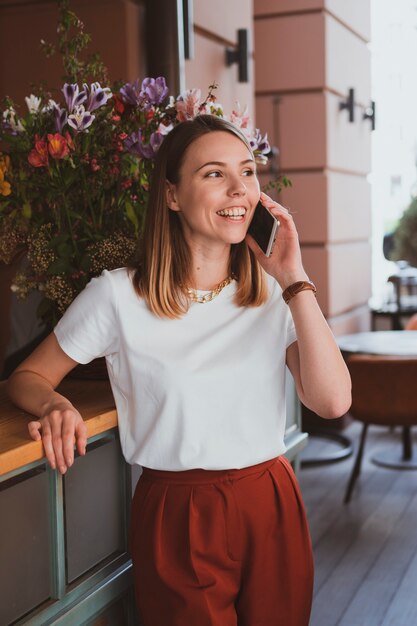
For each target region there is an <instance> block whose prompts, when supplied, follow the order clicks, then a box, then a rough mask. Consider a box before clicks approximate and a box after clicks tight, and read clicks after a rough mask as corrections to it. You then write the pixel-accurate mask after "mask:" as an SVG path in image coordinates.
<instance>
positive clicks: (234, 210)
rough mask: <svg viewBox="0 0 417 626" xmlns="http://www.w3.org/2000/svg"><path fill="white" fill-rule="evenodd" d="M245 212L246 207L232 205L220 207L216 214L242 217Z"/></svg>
mask: <svg viewBox="0 0 417 626" xmlns="http://www.w3.org/2000/svg"><path fill="white" fill-rule="evenodd" d="M245 213H246V209H244V208H243V207H241V208H238V207H234V208H232V209H222V210H221V211H217V215H221V216H222V217H232V218H239V217H243V216H244V215H245Z"/></svg>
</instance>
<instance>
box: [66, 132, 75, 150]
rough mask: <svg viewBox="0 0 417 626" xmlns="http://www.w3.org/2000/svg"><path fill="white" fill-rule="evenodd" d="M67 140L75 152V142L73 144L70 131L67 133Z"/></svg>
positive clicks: (69, 146)
mask: <svg viewBox="0 0 417 626" xmlns="http://www.w3.org/2000/svg"><path fill="white" fill-rule="evenodd" d="M65 140H66V142H67V144H68V148H69V149H70V150H75V146H74V142H73V140H72V137H71V135H70V134H69V132H68V131H66V132H65Z"/></svg>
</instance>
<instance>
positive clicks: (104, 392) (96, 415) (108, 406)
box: [0, 379, 117, 476]
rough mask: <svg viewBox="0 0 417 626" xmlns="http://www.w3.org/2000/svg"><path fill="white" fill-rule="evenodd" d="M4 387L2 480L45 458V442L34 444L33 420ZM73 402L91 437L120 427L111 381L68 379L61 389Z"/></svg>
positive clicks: (0, 390)
mask: <svg viewBox="0 0 417 626" xmlns="http://www.w3.org/2000/svg"><path fill="white" fill-rule="evenodd" d="M5 387H6V384H5V383H4V382H2V383H0V476H3V475H4V474H7V473H8V472H11V471H13V470H16V469H18V468H20V467H23V466H25V465H27V464H29V463H32V462H34V461H39V460H40V459H42V458H43V457H44V453H43V447H42V442H40V441H33V439H31V437H30V435H29V431H28V427H27V425H28V422H30V420H31V419H33V417H32V416H31V415H30V414H29V413H26V412H25V411H22V410H21V409H18V408H17V407H15V406H14V405H13V404H12V403H11V402H10V400H9V399H8V397H7V395H6V389H5ZM58 391H59V392H60V393H62V395H64V396H66V397H68V398H69V400H70V401H71V402H72V403H73V404H74V406H75V407H76V408H77V409H78V411H79V412H80V413H81V415H82V416H83V418H84V419H85V421H86V424H87V437H88V438H89V437H93V436H94V435H98V434H99V433H102V432H104V431H106V430H109V429H111V428H115V427H116V426H117V414H116V409H115V405H114V400H113V395H112V392H111V389H110V384H109V383H108V382H107V381H90V380H75V379H67V380H65V381H63V382H62V383H61V385H60V386H59V387H58Z"/></svg>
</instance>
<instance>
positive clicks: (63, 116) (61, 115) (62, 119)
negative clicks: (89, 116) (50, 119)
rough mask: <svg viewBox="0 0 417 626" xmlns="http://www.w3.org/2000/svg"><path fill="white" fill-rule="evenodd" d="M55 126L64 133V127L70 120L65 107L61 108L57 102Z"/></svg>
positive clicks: (59, 131)
mask: <svg viewBox="0 0 417 626" xmlns="http://www.w3.org/2000/svg"><path fill="white" fill-rule="evenodd" d="M54 115H55V128H56V131H57V132H58V133H62V129H63V128H64V126H65V124H66V123H67V121H68V113H67V112H66V110H65V109H61V107H60V106H58V105H57V104H56V105H55V106H54Z"/></svg>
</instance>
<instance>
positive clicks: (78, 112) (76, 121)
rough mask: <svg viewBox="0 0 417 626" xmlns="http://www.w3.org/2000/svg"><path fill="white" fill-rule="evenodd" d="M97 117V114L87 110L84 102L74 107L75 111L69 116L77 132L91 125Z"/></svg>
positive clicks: (70, 123) (72, 126)
mask: <svg viewBox="0 0 417 626" xmlns="http://www.w3.org/2000/svg"><path fill="white" fill-rule="evenodd" d="M95 117H96V116H95V115H93V114H92V113H90V112H89V111H86V110H85V107H84V105H83V104H80V105H78V106H77V107H76V108H75V109H74V113H72V114H71V115H69V116H68V124H69V125H70V126H71V128H74V129H75V130H76V131H77V132H81V131H82V130H85V129H86V128H88V127H89V126H91V124H92V123H93V120H94V119H95Z"/></svg>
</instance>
